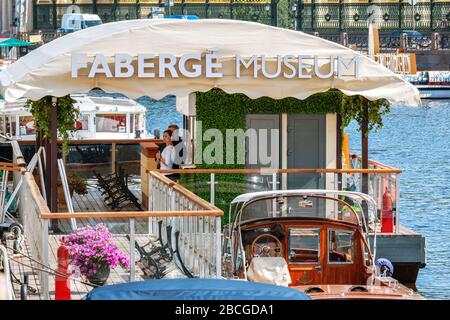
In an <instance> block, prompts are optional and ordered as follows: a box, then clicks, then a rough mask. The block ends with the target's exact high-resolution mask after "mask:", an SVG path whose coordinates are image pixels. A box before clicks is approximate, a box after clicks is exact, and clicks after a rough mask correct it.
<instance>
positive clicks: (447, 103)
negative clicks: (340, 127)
mask: <svg viewBox="0 0 450 320" xmlns="http://www.w3.org/2000/svg"><path fill="white" fill-rule="evenodd" d="M356 127H357V126H356V124H354V123H352V125H351V126H350V127H349V128H348V130H346V131H347V132H348V133H349V134H350V144H351V145H350V147H351V150H354V151H356V152H360V141H361V140H360V132H358V131H357V130H356ZM369 157H370V158H371V159H374V160H378V161H380V162H383V163H386V164H390V165H393V166H395V167H398V168H401V169H403V170H404V172H403V173H402V175H401V182H400V185H401V189H400V219H401V224H403V225H405V226H407V227H408V228H410V229H412V230H414V231H416V232H418V233H421V234H423V235H424V236H425V237H426V241H427V243H426V244H427V266H426V268H425V269H421V270H420V272H419V277H418V280H417V283H416V285H417V289H418V290H419V291H420V293H422V294H423V295H424V296H426V297H427V298H432V299H450V100H423V106H422V107H419V108H411V107H407V106H401V105H396V106H393V107H392V109H391V112H390V114H389V115H386V116H385V118H384V128H383V129H382V130H380V131H379V132H375V133H371V134H370V136H369Z"/></svg>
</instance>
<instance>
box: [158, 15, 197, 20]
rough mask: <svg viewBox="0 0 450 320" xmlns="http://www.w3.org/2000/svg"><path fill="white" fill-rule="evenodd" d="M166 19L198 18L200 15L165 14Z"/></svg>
mask: <svg viewBox="0 0 450 320" xmlns="http://www.w3.org/2000/svg"><path fill="white" fill-rule="evenodd" d="M164 18H165V19H184V20H198V19H199V18H198V16H196V15H171V16H165V17H164Z"/></svg>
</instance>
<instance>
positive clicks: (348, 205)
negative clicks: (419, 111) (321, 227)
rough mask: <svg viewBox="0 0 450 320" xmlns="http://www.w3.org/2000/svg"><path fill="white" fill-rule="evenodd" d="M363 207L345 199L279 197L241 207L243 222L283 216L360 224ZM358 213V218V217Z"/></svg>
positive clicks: (266, 198) (265, 198)
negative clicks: (327, 219)
mask: <svg viewBox="0 0 450 320" xmlns="http://www.w3.org/2000/svg"><path fill="white" fill-rule="evenodd" d="M361 212H362V209H361V205H360V204H359V203H358V202H356V201H353V200H352V199H350V198H346V197H344V196H341V197H339V198H338V199H336V198H332V197H325V196H316V195H311V196H304V195H288V196H286V195H281V196H280V195H278V196H272V197H270V196H269V197H264V198H262V199H259V200H252V201H249V202H248V203H247V204H246V205H244V207H243V208H242V213H241V218H240V221H241V222H245V221H249V220H255V219H265V218H281V217H286V218H289V217H292V218H296V217H307V218H329V219H334V220H341V221H346V222H351V223H354V224H359V221H358V220H360V216H361ZM355 213H356V215H355Z"/></svg>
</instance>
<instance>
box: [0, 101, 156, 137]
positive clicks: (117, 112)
mask: <svg viewBox="0 0 450 320" xmlns="http://www.w3.org/2000/svg"><path fill="white" fill-rule="evenodd" d="M71 96H72V98H73V99H74V100H75V101H76V103H75V107H76V108H78V110H79V111H80V113H79V116H78V119H77V120H76V123H75V124H74V128H75V129H76V130H74V131H73V132H72V133H71V139H74V140H88V139H89V140H100V139H134V138H149V137H153V136H152V135H150V134H147V133H146V132H145V107H144V106H143V105H141V104H140V103H138V102H136V101H134V100H131V99H128V98H124V97H120V98H117V97H108V96H91V95H85V94H74V95H71ZM25 103H26V100H25V99H21V100H18V101H15V102H5V101H1V100H0V133H3V134H5V135H9V136H10V137H12V138H13V139H15V140H32V141H34V140H35V136H36V132H35V128H34V118H33V116H32V115H31V113H30V112H29V111H28V110H27V108H26V107H25Z"/></svg>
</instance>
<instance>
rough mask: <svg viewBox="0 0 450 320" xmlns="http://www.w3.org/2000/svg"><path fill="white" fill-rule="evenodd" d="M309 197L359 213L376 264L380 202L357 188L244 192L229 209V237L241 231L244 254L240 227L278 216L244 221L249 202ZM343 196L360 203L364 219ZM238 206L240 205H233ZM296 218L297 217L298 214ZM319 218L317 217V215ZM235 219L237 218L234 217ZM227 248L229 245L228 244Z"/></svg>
mask: <svg viewBox="0 0 450 320" xmlns="http://www.w3.org/2000/svg"><path fill="white" fill-rule="evenodd" d="M330 194H333V195H334V196H335V197H334V198H333V197H330V196H327V195H330ZM295 196H297V197H305V198H308V197H310V198H317V199H324V200H331V201H336V202H338V203H340V204H342V205H345V206H347V208H349V209H350V212H351V213H352V214H354V215H355V217H356V218H357V223H356V225H357V226H358V228H359V230H360V232H361V234H362V235H363V241H364V244H365V246H366V248H367V250H368V251H369V256H370V261H371V262H372V266H373V267H374V266H375V257H376V239H377V223H378V222H379V221H378V218H377V215H376V210H377V204H376V202H375V200H374V199H373V198H372V197H371V196H369V195H367V194H364V193H361V192H356V191H341V190H326V189H317V190H315V189H296V190H273V191H261V192H252V193H245V194H242V195H239V196H237V197H236V198H234V199H233V200H232V201H231V203H230V204H231V205H230V209H229V216H228V217H229V226H230V225H231V227H229V228H228V232H229V234H228V237H229V238H228V239H229V240H230V241H231V243H233V241H232V239H233V238H234V237H233V231H234V230H237V231H238V241H239V243H238V246H239V248H240V252H241V254H243V252H244V245H243V243H242V234H241V228H240V226H242V225H243V224H246V223H249V222H252V221H261V220H266V219H274V217H267V218H257V219H250V220H245V221H242V220H241V219H242V213H243V211H244V209H245V208H247V207H248V206H249V205H251V204H252V203H255V202H257V201H260V200H270V199H276V198H279V197H295ZM339 196H345V197H348V198H350V199H351V200H352V201H354V202H356V204H357V205H358V207H359V209H360V210H361V219H359V217H358V214H357V213H356V211H355V210H354V209H353V208H352V206H351V205H350V204H348V203H347V202H345V201H343V200H341V199H339ZM363 202H365V203H366V204H367V219H366V215H365V214H364V209H363V206H362V203H363ZM233 205H236V206H233ZM233 208H235V213H236V215H234V217H232V215H231V212H232V210H233ZM370 213H372V215H371V216H370ZM294 218H295V217H294ZM315 218H316V217H315ZM231 219H233V220H231ZM317 219H328V218H317ZM333 220H336V221H341V220H338V219H333ZM371 221H372V222H373V225H374V227H373V229H372V230H373V236H374V237H373V245H372V247H373V250H371V247H370V241H369V230H370V228H369V225H370V222H371ZM224 249H225V250H226V246H224ZM231 256H232V257H234V253H233V252H231ZM241 258H242V259H243V261H245V259H244V258H243V257H241ZM232 260H233V261H232V264H234V259H233V258H232ZM244 275H245V278H247V271H246V270H245V268H244Z"/></svg>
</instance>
